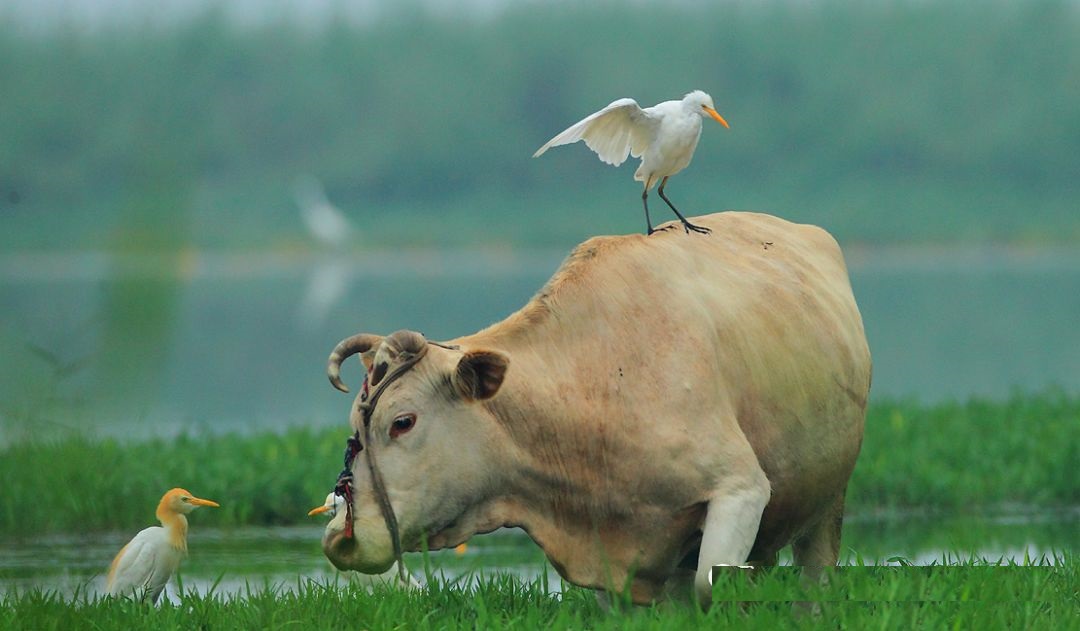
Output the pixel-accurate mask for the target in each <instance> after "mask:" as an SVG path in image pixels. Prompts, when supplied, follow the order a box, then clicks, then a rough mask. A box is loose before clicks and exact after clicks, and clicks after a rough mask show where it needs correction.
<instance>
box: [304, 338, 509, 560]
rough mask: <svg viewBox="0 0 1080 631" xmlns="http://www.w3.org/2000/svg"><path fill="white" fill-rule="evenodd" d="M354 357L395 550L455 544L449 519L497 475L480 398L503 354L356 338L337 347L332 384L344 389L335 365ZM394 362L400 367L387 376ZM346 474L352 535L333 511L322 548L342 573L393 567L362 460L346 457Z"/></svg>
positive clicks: (489, 393)
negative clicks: (396, 535) (363, 377)
mask: <svg viewBox="0 0 1080 631" xmlns="http://www.w3.org/2000/svg"><path fill="white" fill-rule="evenodd" d="M354 354H358V355H360V358H361V360H362V361H363V363H364V367H365V368H366V369H367V374H368V380H367V388H368V391H369V392H370V393H374V392H375V391H376V389H381V390H382V392H381V393H380V394H379V397H378V399H377V401H375V405H374V407H373V408H372V412H371V419H370V425H369V430H368V432H367V435H368V436H369V439H368V440H367V441H363V442H364V444H363V449H364V450H369V449H370V450H372V453H373V454H374V456H375V461H376V466H377V467H378V470H379V471H380V472H381V475H382V478H383V481H384V483H385V485H386V494H387V496H388V498H389V500H390V504H391V506H392V507H393V510H394V513H395V515H396V517H397V522H398V530H399V532H400V535H401V543H402V547H403V548H404V549H405V550H415V549H418V547H419V546H420V543H421V541H422V539H423V538H424V537H427V538H428V541H429V545H433V546H441V545H455V544H456V543H458V542H457V541H451V540H449V539H448V535H447V534H446V533H447V532H449V531H452V530H454V529H460V528H461V527H462V525H461V524H457V523H455V522H457V520H459V519H460V518H461V517H462V515H463V513H465V512H466V511H467V509H468V508H470V507H471V506H473V505H475V504H476V503H477V502H479V501H481V500H482V499H483V498H484V497H485V495H486V493H487V492H488V491H489V490H490V489H491V488H492V485H493V482H494V479H495V478H496V476H495V474H494V471H496V470H497V469H498V466H497V465H496V464H495V462H494V460H497V459H498V454H499V451H498V450H499V443H498V439H497V436H496V434H498V431H497V428H496V427H495V426H494V423H493V422H492V417H491V416H490V414H489V413H488V412H487V411H486V410H485V408H484V406H482V405H480V404H479V402H480V401H482V400H485V399H489V398H491V397H493V396H495V394H496V393H497V392H498V391H499V388H500V386H501V385H502V382H503V377H504V375H505V374H506V369H507V366H508V364H509V358H508V357H507V356H506V355H505V354H503V353H501V352H498V351H494V350H478V349H466V350H459V349H457V348H452V347H445V346H441V345H436V344H431V343H429V342H428V341H427V340H426V339H424V337H423V336H422V335H420V334H419V333H415V332H413V331H398V332H397V333H394V334H392V335H389V336H387V337H385V338H384V337H380V336H377V335H367V334H363V335H355V336H353V337H350V338H348V339H346V340H343V341H342V342H341V343H340V344H338V346H337V347H336V348H335V349H334V352H333V353H331V355H330V361H329V365H328V367H327V374H328V376H329V377H330V381H331V383H333V384H334V386H335V387H337V388H338V389H339V390H342V391H345V392H347V391H348V389H347V388H345V386H344V384H343V383H342V382H341V379H340V376H339V372H340V366H341V363H342V362H343V361H344V360H345V359H346V358H347V357H349V356H350V355H354ZM418 356H419V360H417V357H418ZM414 362H415V363H414ZM410 364H411V365H410ZM402 366H408V367H407V368H405V369H404V372H400V373H399V374H397V375H395V372H398V371H397V369H399V368H401V367H402ZM384 380H386V382H385V383H384ZM362 397H363V392H361V393H360V394H358V395H357V397H356V400H355V401H354V404H353V407H352V411H351V414H350V423H351V425H352V426H353V428H354V429H355V430H359V431H360V433H361V435H364V431H363V413H362V411H361V403H362V402H363V401H362ZM352 472H353V511H352V513H353V538H352V539H348V538H345V537H344V536H343V534H342V529H343V528H344V522H345V519H346V514H347V511H344V510H342V511H339V512H338V513H337V516H336V517H335V518H334V519H333V520H332V521H331V522H330V524H329V525H328V526H327V529H326V533H325V535H324V537H323V550H324V552H325V553H326V556H327V558H329V559H330V561H331V562H333V563H334V565H336V566H337V567H338V568H340V569H348V570H359V571H361V572H366V573H372V574H373V573H378V572H383V571H385V570H387V569H388V568H389V567H390V566H391V565H392V564H393V562H394V552H393V544H392V541H391V538H390V534H389V532H388V530H387V526H386V522H385V521H384V519H383V514H382V512H381V510H380V508H379V503H378V499H377V498H376V496H375V491H374V490H373V486H372V480H371V474H370V472H369V470H368V466H367V462H366V460H365V454H363V453H361V454H359V455H358V456H357V457H356V458H355V459H354V460H353V464H352ZM449 538H452V536H450V537H449Z"/></svg>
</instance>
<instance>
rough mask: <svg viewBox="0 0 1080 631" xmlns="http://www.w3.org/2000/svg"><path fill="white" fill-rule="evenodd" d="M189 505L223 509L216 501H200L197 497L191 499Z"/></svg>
mask: <svg viewBox="0 0 1080 631" xmlns="http://www.w3.org/2000/svg"><path fill="white" fill-rule="evenodd" d="M188 503H189V504H194V505H196V506H211V507H213V508H221V504H218V503H217V502H215V501H212V500H204V499H199V498H197V497H193V498H191V500H189V502H188Z"/></svg>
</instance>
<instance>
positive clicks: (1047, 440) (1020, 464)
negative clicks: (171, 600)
mask: <svg viewBox="0 0 1080 631" xmlns="http://www.w3.org/2000/svg"><path fill="white" fill-rule="evenodd" d="M1077 426H1080V398H1077V397H1069V396H1067V395H1065V394H1062V393H1060V392H1053V391H1052V392H1047V393H1043V394H1040V395H1030V396H1020V395H1017V396H1014V397H1012V398H1010V399H1008V400H1007V401H1005V402H1002V403H993V402H987V401H978V400H974V401H970V402H968V403H964V404H941V405H934V406H922V405H917V404H912V403H882V404H876V405H873V406H872V407H871V410H870V414H869V418H868V419H867V430H866V440H865V443H864V445H863V451H862V455H861V456H860V459H859V463H858V466H857V467H856V470H855V474H854V476H853V477H852V481H851V485H850V487H849V489H848V496H847V497H848V512H849V513H859V512H863V513H865V512H868V511H871V510H875V509H879V508H886V509H888V508H911V507H917V508H921V509H928V510H933V509H950V510H951V511H965V510H966V511H979V510H988V509H994V508H996V507H1000V506H1001V505H1005V504H1022V505H1031V506H1041V507H1055V506H1075V505H1077V504H1080V485H1078V484H1077V482H1076V478H1075V476H1071V475H1068V473H1067V470H1068V469H1067V467H1068V466H1069V465H1068V463H1075V462H1080V452H1078V449H1080V445H1078V439H1077V435H1076V428H1077ZM347 433H348V432H347V430H346V428H344V427H342V428H340V429H332V430H320V431H313V430H308V429H292V430H289V431H286V432H284V433H281V434H270V433H264V434H255V435H248V436H238V435H221V436H205V437H199V438H195V437H190V436H181V437H179V438H176V439H169V440H166V439H158V440H152V441H147V442H130V443H125V442H119V441H117V440H114V439H97V438H84V437H80V436H78V435H69V436H65V437H63V438H58V439H56V440H48V441H32V442H24V443H19V444H15V445H11V446H8V447H7V448H6V449H5V450H4V451H2V452H0V479H3V480H4V481H5V486H4V492H3V493H2V494H0V529H2V530H3V532H5V533H10V534H31V533H42V532H58V531H70V530H72V529H78V530H87V531H94V530H110V529H125V530H128V529H131V528H134V527H136V526H140V527H141V526H142V525H146V524H150V523H152V522H153V514H154V507H155V506H156V505H157V500H158V499H159V497H160V496H161V495H162V493H164V492H165V491H166V490H167V489H169V488H171V487H174V486H183V487H185V488H187V489H188V490H189V491H191V492H193V493H195V494H196V495H199V496H201V497H207V498H210V499H214V500H217V501H218V502H220V503H221V508H220V509H214V513H213V514H212V515H210V514H207V515H200V518H205V520H206V521H207V522H208V523H210V524H212V525H214V526H219V527H220V526H226V527H227V526H236V525H245V524H261V525H270V524H293V523H300V522H304V520H305V519H306V517H305V513H306V511H307V509H309V508H311V507H312V506H314V505H316V504H318V503H320V502H321V501H322V499H323V498H324V497H325V495H326V493H328V492H329V491H330V489H331V487H332V486H333V483H334V479H335V477H336V476H337V473H338V471H339V470H340V467H341V457H342V451H343V448H344V439H345V436H346V435H347ZM305 523H306V522H305Z"/></svg>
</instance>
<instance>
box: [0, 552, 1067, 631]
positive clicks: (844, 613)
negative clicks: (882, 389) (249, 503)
mask: <svg viewBox="0 0 1080 631" xmlns="http://www.w3.org/2000/svg"><path fill="white" fill-rule="evenodd" d="M1056 561H1057V563H1058V566H1057V567H1055V568H1048V567H1015V566H1014V567H975V566H984V565H986V562H983V561H968V562H965V563H961V564H960V567H949V568H929V569H928V568H888V569H885V568H858V567H855V568H845V570H844V572H845V573H842V574H838V575H834V577H833V579H832V580H831V581H830V583H829V585H828V586H826V587H820V588H817V589H815V590H814V592H813V594H814V595H813V596H811V599H812V600H815V601H817V602H820V603H821V604H820V607H821V610H820V613H819V614H817V615H810V614H801V615H800V614H798V613H794V612H793V609H792V605H791V604H790V602H789V601H790V600H791V598H792V597H793V596H796V597H800V596H801V595H802V594H805V593H807V592H803V591H801V588H800V586H799V583H798V578H797V576H796V575H795V574H794V573H791V572H779V573H776V574H765V575H764V576H759V577H755V579H754V581H753V582H752V583H748V582H747V581H745V580H739V579H735V580H734V581H733V580H730V579H729V580H728V581H726V582H724V581H717V583H716V585H714V598H715V599H716V600H717V601H718V602H719V601H720V600H724V601H725V602H722V603H719V604H717V605H715V606H713V607H712V608H711V609H710V610H709V611H708V612H703V611H701V610H700V609H699V608H697V607H690V606H687V607H680V606H672V605H661V606H658V607H636V608H629V607H624V606H622V604H621V603H618V602H617V603H616V606H615V607H614V608H613V610H612V611H610V612H604V611H603V610H601V608H600V607H599V606H598V604H597V602H596V599H595V598H594V596H593V594H592V593H591V592H589V591H587V590H582V589H578V588H573V587H567V586H563V593H562V594H561V595H555V594H552V589H551V587H552V586H550V585H549V584H547V583H546V582H545V581H544V580H543V579H537V580H534V581H523V580H521V579H517V578H514V577H510V576H494V577H486V578H482V579H481V580H479V581H477V583H476V585H475V586H474V587H471V588H463V587H461V586H459V585H455V584H452V583H447V582H443V581H439V580H437V579H433V580H431V581H430V582H429V584H428V587H427V588H425V589H424V590H419V591H411V592H407V591H397V590H393V589H390V588H382V587H378V588H375V589H373V590H368V589H365V588H361V587H357V586H355V585H353V584H336V583H317V582H307V583H301V584H298V585H297V586H295V589H288V590H274V589H266V588H264V589H257V588H256V589H252V590H251V591H250V592H249V593H247V594H243V595H238V596H218V595H215V594H213V593H210V594H197V593H190V592H187V593H183V594H181V596H180V598H179V602H177V603H168V602H166V603H163V604H161V605H160V606H159V607H156V608H155V607H149V606H145V605H138V604H134V603H131V602H127V601H122V600H121V601H114V600H110V599H103V598H97V597H93V598H91V597H87V596H85V595H82V596H76V597H75V598H74V599H73V600H70V601H69V600H66V599H63V598H61V597H59V596H57V595H56V594H53V593H49V592H40V591H37V592H28V593H24V594H21V595H8V596H5V597H4V598H3V600H0V627H2V628H5V629H62V628H95V629H115V628H124V629H127V628H138V629H176V628H184V629H193V628H199V629H221V628H243V629H280V628H286V627H294V628H295V627H299V628H324V629H331V628H340V629H346V628H348V629H352V628H371V629H389V628H407V629H457V628H481V629H491V628H527V629H538V628H558V629H563V628H574V629H584V628H589V629H685V628H702V627H705V626H709V627H718V626H721V625H722V626H723V627H728V626H735V625H738V626H739V627H740V628H751V629H755V628H769V629H775V628H853V629H864V628H889V629H891V628H897V629H908V628H953V629H956V628H962V629H1006V628H1007V629H1031V628H1043V629H1058V630H1063V629H1076V628H1078V624H1080V622H1078V620H1080V619H1078V618H1077V617H1076V598H1077V596H1078V595H1080V594H1078V585H1080V580H1078V579H1080V577H1078V576H1077V569H1076V565H1075V564H1074V563H1072V562H1071V559H1061V558H1059V559H1057V560H1056ZM732 587H736V588H737V589H736V591H731V588H732ZM726 594H736V595H737V598H727V597H725V595H726Z"/></svg>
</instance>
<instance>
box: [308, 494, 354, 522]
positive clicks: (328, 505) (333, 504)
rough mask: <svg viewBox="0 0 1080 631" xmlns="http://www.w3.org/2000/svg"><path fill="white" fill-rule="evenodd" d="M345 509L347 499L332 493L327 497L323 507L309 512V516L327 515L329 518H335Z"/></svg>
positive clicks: (317, 507)
mask: <svg viewBox="0 0 1080 631" xmlns="http://www.w3.org/2000/svg"><path fill="white" fill-rule="evenodd" d="M344 507H345V498H343V497H341V496H340V495H335V494H334V493H330V494H328V495H327V496H326V501H325V502H323V505H322V506H316V507H315V508H313V509H311V510H309V511H308V515H321V514H323V513H327V514H328V516H329V517H331V518H333V517H334V516H336V515H337V512H338V511H339V510H341V509H342V508H344Z"/></svg>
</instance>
